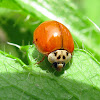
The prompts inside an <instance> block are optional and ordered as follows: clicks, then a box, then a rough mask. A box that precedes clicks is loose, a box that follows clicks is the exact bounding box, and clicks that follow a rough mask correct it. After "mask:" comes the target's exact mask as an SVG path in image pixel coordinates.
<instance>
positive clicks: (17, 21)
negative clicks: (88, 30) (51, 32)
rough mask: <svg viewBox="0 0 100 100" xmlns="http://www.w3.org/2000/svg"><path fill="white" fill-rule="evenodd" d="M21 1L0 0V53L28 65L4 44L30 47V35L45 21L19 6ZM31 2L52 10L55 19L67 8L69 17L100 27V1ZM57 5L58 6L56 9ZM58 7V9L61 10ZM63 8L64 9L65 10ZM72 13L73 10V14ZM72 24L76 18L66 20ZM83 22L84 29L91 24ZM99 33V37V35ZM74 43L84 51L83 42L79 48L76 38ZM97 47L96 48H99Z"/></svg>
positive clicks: (42, 0)
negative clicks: (9, 55)
mask: <svg viewBox="0 0 100 100" xmlns="http://www.w3.org/2000/svg"><path fill="white" fill-rule="evenodd" d="M20 1H21V0H18V2H17V0H0V50H3V51H6V52H8V53H11V54H12V55H14V56H16V57H19V58H21V59H22V60H23V61H24V62H25V63H26V62H27V61H26V59H25V58H24V56H25V55H24V54H23V53H22V52H21V51H20V50H19V49H17V48H15V47H13V46H9V45H7V44H6V42H7V41H9V42H12V43H16V44H18V45H28V44H32V41H33V31H34V30H35V28H36V27H37V26H38V25H39V24H40V23H41V22H43V21H44V20H45V18H43V16H41V15H39V14H40V13H38V14H37V12H36V13H35V11H33V12H32V11H31V10H32V9H30V8H29V7H30V6H29V7H27V6H25V5H24V6H23V4H22V5H20ZM22 1H23V0H22ZM24 1H25V3H26V4H28V3H27V1H28V0H24ZM29 1H31V0H29ZM33 1H34V2H35V3H37V4H38V5H41V6H42V7H43V6H44V5H45V6H44V8H46V9H47V10H48V11H50V10H52V14H55V15H58V13H59V10H60V9H64V7H65V6H66V8H67V7H68V11H67V9H66V10H65V11H66V12H67V13H68V14H70V13H71V14H72V15H73V13H74V14H75V16H78V18H79V19H81V18H82V16H83V18H82V19H84V17H86V18H87V17H88V18H90V19H91V20H92V21H93V22H94V23H95V24H97V25H98V26H99V27H100V11H99V10H100V0H62V1H56V0H55V1H54V0H51V1H50V2H49V1H48V0H33ZM48 2H49V3H48ZM18 3H19V4H18ZM57 3H58V5H56V4H57ZM43 4H44V5H43ZM28 5H29V4H28ZM59 5H61V8H60V6H59ZM62 5H64V7H63V6H62ZM50 6H51V7H52V9H51V8H50ZM57 7H58V8H59V9H58V11H57V14H56V12H55V11H54V10H55V9H57ZM25 8H26V9H25ZM28 8H29V9H30V10H29V11H28V10H27V9H28ZM73 9H76V11H75V10H73ZM36 10H37V9H36ZM53 11H54V12H53ZM74 11H75V12H74ZM64 14H65V13H64V12H63V10H62V11H61V14H60V17H61V16H62V17H63V15H64ZM64 16H65V15H64ZM66 18H67V17H66ZM72 20H76V21H77V18H75V17H72V18H71V19H69V23H68V24H69V25H71V24H70V23H72V22H73V21H72ZM82 21H83V22H84V23H86V25H87V26H90V23H88V21H85V20H82ZM80 23H81V21H80ZM76 25H77V23H76ZM76 25H75V26H76ZM79 26H80V25H79ZM77 27H78V26H77ZM74 28H75V27H74ZM83 28H84V27H83ZM79 29H80V28H79ZM81 29H82V27H81ZM98 33H99V34H100V32H98ZM98 33H97V34H98ZM94 34H95V32H94ZM72 35H73V32H72ZM74 35H75V34H74ZM74 35H73V37H74ZM98 36H100V35H97V36H96V37H97V41H98V40H99V39H98V38H99V37H98ZM74 39H75V41H76V42H77V43H76V42H75V47H78V46H79V47H80V48H82V46H83V47H84V45H82V43H83V44H84V42H82V41H83V40H82V41H81V42H82V43H81V45H80V43H78V41H77V38H75V37H74ZM97 41H96V42H97ZM99 41H100V40H99ZM99 41H98V42H97V43H98V44H99V43H100V42H99ZM96 42H95V43H96ZM98 44H97V45H96V46H98ZM77 45H78V46H77ZM99 45H100V44H99ZM87 47H88V46H87ZM99 47H100V46H99ZM95 49H96V48H95ZM97 49H98V48H97ZM89 51H90V52H92V53H94V52H95V53H94V55H95V57H96V58H97V59H98V60H100V58H99V55H97V52H96V51H95V50H92V49H89ZM97 51H98V50H97Z"/></svg>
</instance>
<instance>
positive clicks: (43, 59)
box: [36, 56, 45, 64]
mask: <svg viewBox="0 0 100 100" xmlns="http://www.w3.org/2000/svg"><path fill="white" fill-rule="evenodd" d="M44 59H45V56H43V58H42V59H41V60H40V61H39V62H37V63H36V64H39V63H41V62H42V61H43V60H44Z"/></svg>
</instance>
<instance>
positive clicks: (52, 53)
mask: <svg viewBox="0 0 100 100" xmlns="http://www.w3.org/2000/svg"><path fill="white" fill-rule="evenodd" d="M33 40H34V44H35V46H36V48H37V50H38V51H39V52H40V53H42V54H44V55H45V56H47V57H48V61H49V62H50V63H51V64H53V67H54V68H55V69H56V70H57V71H61V70H62V68H63V67H64V66H65V65H66V64H67V63H68V62H69V61H70V60H71V58H72V52H73V50H74V41H73V38H72V35H71V33H70V31H69V30H68V29H67V28H66V27H65V26H64V25H63V24H61V23H59V22H57V21H45V22H43V23H42V24H40V25H39V26H38V27H37V28H36V29H35V31H34V35H33Z"/></svg>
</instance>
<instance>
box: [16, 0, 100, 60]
mask: <svg viewBox="0 0 100 100" xmlns="http://www.w3.org/2000/svg"><path fill="white" fill-rule="evenodd" d="M15 2H16V3H17V4H18V5H19V6H20V7H21V9H24V10H25V11H26V12H29V13H30V14H31V15H33V14H35V15H37V17H39V19H41V20H42V21H45V20H50V19H51V20H57V21H60V22H61V23H63V24H65V25H66V26H67V27H68V28H69V30H70V31H71V33H72V35H73V37H74V40H75V42H76V45H78V46H79V47H80V48H86V49H88V50H89V51H90V52H92V53H93V54H94V56H95V57H96V58H97V59H98V60H99V61H100V52H99V50H100V40H99V38H100V28H97V27H95V24H94V23H93V22H92V21H91V20H90V19H88V18H87V17H86V16H84V15H82V14H81V13H80V12H79V10H78V8H77V7H76V6H75V5H74V4H73V3H71V2H69V1H67V0H62V1H59V2H58V1H54V0H45V1H38V0H36V1H32V0H26V1H25V0H21V1H20V0H15Z"/></svg>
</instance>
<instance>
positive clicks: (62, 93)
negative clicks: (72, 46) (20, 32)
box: [0, 46, 100, 100]
mask: <svg viewBox="0 0 100 100" xmlns="http://www.w3.org/2000/svg"><path fill="white" fill-rule="evenodd" d="M23 48H24V47H23ZM25 49H26V51H27V54H28V58H29V60H30V62H31V63H30V67H28V66H26V65H25V64H24V63H22V62H21V61H20V60H19V59H18V58H13V57H12V56H11V55H8V54H5V53H3V52H1V51H0V87H1V88H0V91H1V92H0V98H1V99H2V100H4V99H5V100H18V99H21V100H29V99H30V100H31V99H32V100H33V99H35V100H36V99H40V100H42V99H43V100H45V99H47V98H48V99H49V100H51V99H54V100H55V99H57V100H58V99H60V100H61V99H66V100H69V99H70V100H79V99H80V100H85V99H87V100H99V98H100V64H99V63H98V62H97V61H94V60H93V59H95V58H93V57H91V56H90V55H88V53H86V52H85V51H84V50H81V51H80V50H75V52H74V55H73V58H72V61H71V62H70V64H67V65H66V66H65V67H66V68H65V71H62V72H55V71H54V69H52V68H50V64H49V62H48V61H47V58H46V59H45V60H44V61H43V62H41V64H39V65H37V64H35V63H36V62H37V61H38V60H40V59H41V58H42V55H40V54H39V52H38V51H37V50H36V48H35V47H34V46H28V49H27V48H26V47H25ZM33 58H36V59H35V60H34V59H33ZM97 63H98V64H97ZM34 64H35V65H34ZM23 68H25V69H26V68H27V69H26V70H25V69H23ZM29 68H30V69H29ZM91 94H92V95H91Z"/></svg>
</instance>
